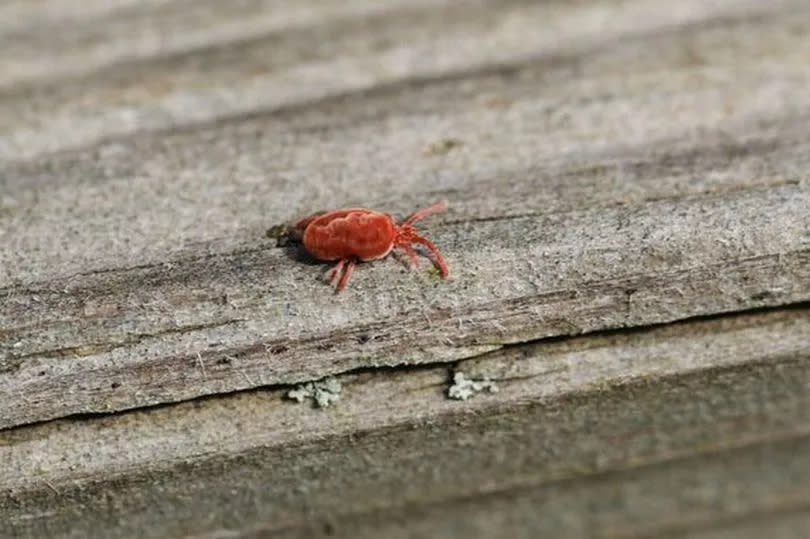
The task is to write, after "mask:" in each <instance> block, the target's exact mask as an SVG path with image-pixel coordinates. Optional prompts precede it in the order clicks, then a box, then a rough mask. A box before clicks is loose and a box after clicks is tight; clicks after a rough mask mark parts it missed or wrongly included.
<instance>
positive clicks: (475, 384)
mask: <svg viewBox="0 0 810 539" xmlns="http://www.w3.org/2000/svg"><path fill="white" fill-rule="evenodd" d="M481 391H488V392H490V393H497V392H498V385H497V384H496V383H495V382H494V381H492V380H490V379H489V378H480V379H473V378H467V376H466V375H465V374H464V373H463V372H457V373H455V374H454V375H453V385H451V386H450V388H449V389H448V390H447V396H448V397H449V398H451V399H456V400H462V401H465V400H467V399H469V398H470V397H472V396H474V395H475V394H476V393H480V392H481Z"/></svg>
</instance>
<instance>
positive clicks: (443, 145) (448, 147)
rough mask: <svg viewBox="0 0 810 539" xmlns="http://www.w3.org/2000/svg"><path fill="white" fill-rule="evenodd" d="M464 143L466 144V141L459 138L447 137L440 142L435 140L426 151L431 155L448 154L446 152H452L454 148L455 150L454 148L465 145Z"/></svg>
mask: <svg viewBox="0 0 810 539" xmlns="http://www.w3.org/2000/svg"><path fill="white" fill-rule="evenodd" d="M463 145H464V143H463V142H461V141H460V140H458V139H454V138H446V139H443V140H440V141H438V142H434V143H433V144H431V145H430V146H428V147H427V148H426V149H425V152H424V153H425V155H426V156H430V155H446V154H448V153H450V152H451V151H452V150H454V149H456V148H458V147H460V146H463Z"/></svg>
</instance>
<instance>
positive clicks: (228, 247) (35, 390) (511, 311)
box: [0, 7, 810, 427]
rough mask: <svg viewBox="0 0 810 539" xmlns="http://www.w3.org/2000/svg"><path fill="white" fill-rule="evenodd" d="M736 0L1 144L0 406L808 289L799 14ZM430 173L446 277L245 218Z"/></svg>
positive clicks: (392, 357)
mask: <svg viewBox="0 0 810 539" xmlns="http://www.w3.org/2000/svg"><path fill="white" fill-rule="evenodd" d="M481 9H484V8H483V7H482V8H481ZM743 13H744V11H743ZM741 17H742V18H741V19H739V20H738V19H732V20H731V21H725V20H721V21H716V22H713V23H711V24H708V25H696V26H695V27H692V26H688V25H687V26H686V27H685V28H680V27H678V28H675V29H672V30H671V31H670V32H669V33H667V32H661V33H656V34H652V35H649V34H648V35H644V34H642V35H641V37H638V36H636V37H633V38H631V39H629V41H628V42H626V43H624V42H619V43H617V44H616V46H615V47H612V48H609V49H606V50H603V51H598V52H597V51H593V50H590V49H588V51H587V52H586V53H580V54H576V53H571V54H572V55H571V56H569V57H556V56H555V57H553V58H552V59H549V58H546V57H540V58H539V59H537V60H533V61H527V62H524V63H520V64H518V65H516V66H514V67H510V68H508V69H505V70H503V71H496V72H495V73H483V74H482V73H478V72H471V73H469V74H468V75H465V76H460V77H456V76H453V77H450V78H448V79H446V80H437V81H425V82H423V83H419V84H416V85H411V84H406V85H399V86H397V85H395V86H393V87H391V88H387V89H383V90H381V91H379V92H376V93H372V94H370V95H357V96H349V97H344V98H340V99H336V100H327V101H324V102H322V103H319V104H313V105H311V106H309V107H306V108H302V109H296V110H291V111H287V112H278V113H268V114H259V115H257V116H256V117H244V118H238V119H235V120H234V121H233V122H230V123H224V124H221V125H220V124H213V125H210V126H207V127H205V128H201V129H189V130H181V131H179V132H173V133H158V134H150V133H145V134H140V135H136V136H133V137H131V138H126V139H120V140H116V141H111V142H106V143H103V144H101V145H100V146H97V147H92V148H89V149H78V150H75V151H70V152H64V153H60V154H53V155H44V156H41V157H37V158H35V159H33V160H30V161H27V162H21V163H17V164H14V165H9V167H8V168H7V171H8V172H7V173H6V176H5V177H4V178H3V182H4V193H5V194H4V197H5V198H4V207H3V208H2V212H0V219H2V224H3V232H4V234H3V235H2V236H0V241H2V242H3V249H2V251H0V253H1V254H0V256H2V259H0V278H1V279H2V283H3V285H4V287H3V288H2V290H0V295H2V296H3V297H4V298H5V301H4V302H3V304H2V306H0V324H2V327H3V330H2V333H0V351H2V354H3V355H2V357H1V358H0V359H1V360H2V363H0V371H2V374H3V377H2V378H0V389H2V392H0V426H6V427H7V426H13V425H19V424H24V423H29V422H35V421H41V420H47V419H52V418H55V417H61V416H64V415H69V414H74V413H84V412H100V411H113V410H121V409H127V408H132V407H139V406H146V405H154V404H160V403H164V402H173V401H178V400H185V399H190V398H194V397H196V396H200V395H206V394H212V393H218V392H228V391H234V390H240V389H246V388H250V387H256V386H263V385H274V384H286V383H292V382H298V381H302V380H308V379H314V378H319V377H322V376H326V375H328V374H334V373H339V372H346V371H348V370H352V369H356V368H362V367H367V366H375V365H377V366H379V365H400V364H409V363H420V362H436V361H449V360H458V359H463V358H466V357H470V356H474V355H476V354H479V353H481V352H484V351H487V350H491V349H494V348H498V347H500V346H502V345H504V344H506V343H513V342H521V341H526V340H531V339H537V338H543V337H548V336H556V335H567V334H577V333H581V332H587V331H593V330H599V329H607V328H615V327H626V326H632V325H644V324H650V323H659V322H666V321H672V320H677V319H681V318H684V317H690V316H696V315H706V314H712V313H717V312H728V311H735V310H740V309H749V308H756V307H760V306H767V305H781V304H787V303H792V302H798V301H806V300H807V299H810V264H808V256H810V255H808V253H809V252H810V232H808V231H810V216H809V215H810V214H808V212H807V208H808V207H810V183H808V177H807V173H806V171H807V168H808V166H809V164H810V142H809V141H810V127H808V126H810V123H808V121H807V116H806V111H807V110H810V108H808V105H809V104H810V103H808V101H810V98H809V97H808V94H807V92H806V88H807V87H810V72H808V71H807V70H804V71H790V70H789V69H787V68H784V69H783V70H781V71H780V70H774V69H773V68H770V67H769V66H771V65H772V63H773V61H774V59H775V58H779V59H780V60H783V61H785V62H786V63H785V64H784V65H785V66H790V65H793V64H791V62H794V63H798V62H799V61H800V59H801V58H803V57H802V54H806V53H808V52H810V51H808V48H809V47H810V44H808V43H807V42H806V41H802V40H800V39H797V38H796V37H795V36H796V35H798V34H790V33H789V34H787V37H785V32H784V28H785V24H788V23H790V24H793V25H794V26H795V27H796V28H798V29H801V28H803V27H804V26H803V25H806V24H808V21H810V12H808V11H807V10H804V11H801V10H800V11H798V12H796V13H790V14H781V12H775V13H774V14H771V15H769V16H762V17H755V18H745V17H744V16H741ZM791 36H793V37H791ZM743 37H744V39H743ZM731 38H736V39H737V40H738V41H734V40H732V39H731ZM763 42H765V43H768V44H769V47H770V48H764V49H763V48H762V46H761V44H762V43H763ZM724 47H725V48H724ZM746 47H750V49H751V50H752V51H753V50H758V51H759V55H757V54H748V53H747V51H746ZM756 47H759V48H758V49H757V48H756ZM649 48H655V49H656V50H657V51H660V53H659V54H657V55H655V56H654V57H653V56H651V55H648V54H647V53H646V52H645V51H646V50H647V49H649ZM685 49H688V50H689V51H690V53H689V54H690V55H695V54H696V55H698V56H699V57H700V58H701V60H700V61H695V60H694V58H693V56H689V57H690V58H692V60H691V61H689V62H685V63H684V57H683V54H684V52H683V51H684V50H685ZM629 59H632V60H636V62H630V61H629ZM662 61H667V62H669V63H668V64H665V65H670V66H676V67H677V69H673V70H672V71H671V72H669V73H666V72H664V71H660V72H658V71H657V72H655V74H654V80H655V84H652V80H653V78H651V77H653V75H651V74H650V69H651V68H652V66H654V65H655V66H658V68H659V69H661V66H662ZM617 69H618V70H619V71H616V70H617ZM766 69H767V71H766ZM583 74H584V76H583ZM687 81H688V82H689V83H688V84H686V83H687ZM742 81H745V84H742ZM774 93H778V95H779V99H772V96H773V95H774ZM482 96H485V99H482ZM493 96H495V97H497V98H498V99H499V100H496V101H495V102H493V101H491V99H493ZM679 103H680V104H683V103H690V106H689V107H685V106H684V105H679ZM627 107H632V108H633V116H632V119H631V118H629V117H627V114H626V110H627ZM673 107H682V108H683V112H682V113H681V114H679V115H676V116H673V115H672V114H670V111H671V110H672V109H673ZM794 111H799V113H795V112H794ZM801 111H804V113H802V112H801ZM662 118H666V119H667V122H666V123H663V122H661V121H660V120H661V119H662ZM493 125H495V126H498V129H497V133H496V134H497V136H493V131H492V127H491V126H493ZM426 126H427V127H428V128H429V129H430V130H431V136H430V137H429V138H428V137H426V136H425V134H424V133H425V129H426ZM696 128H702V130H703V131H702V132H700V133H699V134H698V135H695V130H696ZM459 137H461V138H459ZM443 138H449V139H456V138H459V140H460V141H461V146H460V147H458V148H456V149H452V150H451V151H450V153H449V154H447V155H445V156H441V155H439V156H437V155H431V153H430V152H429V151H428V152H427V153H426V150H428V149H429V147H430V143H431V142H435V141H436V140H442V139H443ZM583 141H587V144H583ZM383 163H384V164H385V168H384V169H383V168H382V164H383ZM367 193H373V195H371V194H367ZM438 197H446V198H449V199H451V200H452V201H453V206H452V208H451V211H450V212H449V213H448V214H447V215H446V216H444V217H443V222H442V221H440V223H439V224H433V225H431V224H429V223H428V224H427V228H426V230H427V232H428V233H429V235H430V236H431V237H434V238H435V239H436V241H437V242H438V243H439V244H440V245H441V246H442V248H443V249H444V250H445V251H446V252H447V254H448V257H449V260H450V262H451V264H452V266H453V272H454V279H453V280H452V281H451V282H448V283H439V282H438V281H436V280H435V279H434V278H433V277H431V276H429V275H425V274H422V273H419V274H416V275H414V276H412V275H403V269H402V268H401V267H399V268H398V266H396V265H395V263H394V262H393V261H389V262H386V263H380V264H375V265H373V266H370V267H364V268H363V269H362V270H361V271H358V273H357V276H356V278H355V282H354V284H353V287H352V290H351V293H350V294H347V295H345V296H343V297H338V298H332V297H331V296H330V295H329V294H328V288H327V287H325V286H324V285H323V284H321V283H318V282H317V281H316V277H317V275H318V274H319V272H320V271H321V269H320V268H318V267H313V266H310V265H307V264H302V263H301V261H300V260H297V259H296V256H295V255H294V253H293V252H292V251H289V250H284V249H275V248H273V247H272V245H269V243H270V242H268V240H266V239H264V238H262V237H261V235H262V231H263V230H264V228H266V227H267V226H269V225H271V224H274V223H276V222H279V221H283V220H286V219H290V218H293V217H295V216H296V215H300V214H301V213H304V212H306V211H312V210H315V209H320V208H322V207H329V206H333V205H335V204H338V203H336V202H335V200H339V201H342V203H343V204H346V205H354V204H366V203H368V204H371V205H373V206H375V207H377V206H379V207H382V208H385V209H391V210H393V211H395V212H399V213H401V214H402V213H406V212H407V211H409V210H413V209H415V207H416V206H417V205H418V204H424V203H427V202H431V201H433V200H434V199H436V198H438Z"/></svg>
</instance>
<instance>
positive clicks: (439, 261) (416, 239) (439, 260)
mask: <svg viewBox="0 0 810 539" xmlns="http://www.w3.org/2000/svg"><path fill="white" fill-rule="evenodd" d="M411 241H412V242H413V243H419V244H421V245H424V246H425V247H427V248H428V250H429V251H430V252H431V253H432V254H433V257H434V258H435V259H436V265H437V266H439V270H440V271H441V272H442V278H444V279H447V277H448V275H450V268H448V267H447V262H445V261H444V257H443V256H442V254H441V253H440V252H439V248H438V247H436V246H435V245H433V242H431V241H430V240H428V239H426V238H423V237H422V236H418V235H416V234H414V235H413V237H412V238H411Z"/></svg>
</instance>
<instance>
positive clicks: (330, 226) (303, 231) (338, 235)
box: [295, 200, 450, 292]
mask: <svg viewBox="0 0 810 539" xmlns="http://www.w3.org/2000/svg"><path fill="white" fill-rule="evenodd" d="M445 209H447V201H446V200H442V201H441V202H438V203H436V204H434V205H432V206H430V207H428V208H425V209H423V210H419V211H418V212H416V213H414V214H413V215H411V216H410V217H408V218H407V219H406V220H405V221H404V222H403V223H402V224H401V225H400V224H397V222H396V221H395V220H394V218H393V217H392V216H390V215H388V214H387V213H380V212H376V211H373V210H367V209H365V208H351V209H346V210H335V211H331V212H328V213H320V214H315V215H310V216H309V217H307V218H305V219H302V220H301V221H299V222H298V223H297V224H296V225H295V231H296V232H297V233H298V234H300V235H301V241H302V243H303V244H304V248H305V249H306V250H307V251H308V252H309V253H310V254H311V255H312V256H314V257H315V258H317V259H319V260H337V261H338V263H337V264H336V265H335V267H333V268H332V269H331V271H330V272H329V282H330V283H331V284H333V285H334V284H335V282H336V281H337V279H338V276H340V280H339V281H338V282H337V287H336V290H337V292H340V291H342V290H344V289H345V288H346V286H347V285H348V284H349V277H351V274H352V271H353V270H354V266H355V265H356V264H357V262H358V261H361V262H367V261H369V260H378V259H380V258H385V257H386V256H388V254H389V253H390V252H391V250H392V249H393V248H394V247H397V248H399V249H402V250H403V251H405V253H406V254H407V255H408V257H409V258H410V259H411V263H412V264H413V266H414V267H416V266H418V265H419V261H418V259H417V257H416V251H414V249H413V247H412V245H413V244H419V245H424V246H425V247H427V249H428V250H429V251H430V252H431V253H432V254H433V256H434V258H435V259H436V260H435V262H436V265H437V266H438V267H439V270H441V273H442V277H443V278H445V279H446V278H447V277H448V275H450V270H449V268H448V267H447V263H445V261H444V258H442V255H441V253H440V252H439V249H438V248H437V247H436V246H435V245H433V243H432V242H430V240H428V239H426V238H423V237H422V236H420V235H419V233H417V232H416V230H415V229H414V228H413V224H414V223H416V222H417V221H420V220H421V219H424V218H425V217H427V216H428V215H432V214H434V213H438V212H441V211H444V210H445ZM341 272H342V275H341Z"/></svg>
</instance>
